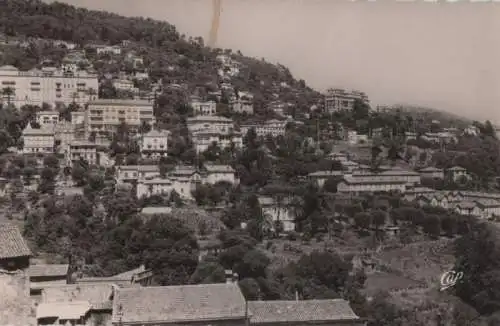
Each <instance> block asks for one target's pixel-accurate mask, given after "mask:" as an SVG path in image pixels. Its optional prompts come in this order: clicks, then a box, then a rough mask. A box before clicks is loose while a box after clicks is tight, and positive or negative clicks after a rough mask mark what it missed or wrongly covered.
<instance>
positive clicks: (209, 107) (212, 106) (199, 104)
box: [190, 97, 217, 115]
mask: <svg viewBox="0 0 500 326" xmlns="http://www.w3.org/2000/svg"><path fill="white" fill-rule="evenodd" d="M190 105H191V107H192V108H193V112H194V114H195V115H215V114H217V104H216V103H215V101H202V100H201V99H200V98H198V97H192V98H191V102H190Z"/></svg>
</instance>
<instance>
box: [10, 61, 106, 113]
mask: <svg viewBox="0 0 500 326" xmlns="http://www.w3.org/2000/svg"><path fill="white" fill-rule="evenodd" d="M6 88H10V89H11V90H12V92H11V93H12V94H10V95H7V94H5V92H1V91H3V90H5V89H6ZM0 92H1V93H3V94H0V99H2V100H3V101H4V102H6V101H8V100H9V97H10V102H11V103H12V104H14V105H15V106H16V107H21V106H23V105H38V106H41V105H42V103H44V102H45V103H48V104H51V105H55V104H59V103H60V104H65V105H69V104H70V103H73V102H75V103H77V104H80V105H83V104H85V103H87V102H89V101H91V100H95V99H97V97H98V92H99V81H98V78H97V74H90V73H87V72H86V71H78V72H65V71H62V70H59V69H57V68H42V69H41V70H38V69H32V70H29V71H20V70H19V69H17V68H16V67H13V66H2V67H0Z"/></svg>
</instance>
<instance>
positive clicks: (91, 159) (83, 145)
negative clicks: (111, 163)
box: [66, 141, 99, 166]
mask: <svg viewBox="0 0 500 326" xmlns="http://www.w3.org/2000/svg"><path fill="white" fill-rule="evenodd" d="M80 160H85V161H87V163H88V164H90V165H96V164H99V159H98V155H97V144H95V143H91V142H87V141H72V142H70V143H69V144H68V145H67V150H66V162H67V164H68V165H69V166H72V165H73V163H75V162H76V161H80Z"/></svg>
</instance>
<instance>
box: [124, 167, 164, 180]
mask: <svg viewBox="0 0 500 326" xmlns="http://www.w3.org/2000/svg"><path fill="white" fill-rule="evenodd" d="M159 175H160V167H159V166H158V165H120V166H117V167H116V180H117V181H118V183H124V182H137V181H140V180H144V179H150V178H154V177H157V176H159Z"/></svg>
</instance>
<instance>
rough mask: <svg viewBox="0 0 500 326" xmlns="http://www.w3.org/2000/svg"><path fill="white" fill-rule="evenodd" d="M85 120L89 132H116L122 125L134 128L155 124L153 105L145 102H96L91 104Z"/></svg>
mask: <svg viewBox="0 0 500 326" xmlns="http://www.w3.org/2000/svg"><path fill="white" fill-rule="evenodd" d="M85 118H86V119H85V120H86V126H87V131H114V130H115V129H116V127H117V126H119V125H120V124H122V123H126V124H127V125H128V126H130V127H132V128H138V127H139V126H141V125H142V124H143V123H144V122H146V123H148V124H150V125H153V124H154V123H155V118H154V114H153V103H152V102H150V101H143V100H105V99H99V100H95V101H92V102H89V104H88V107H87V110H86V117H85Z"/></svg>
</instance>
